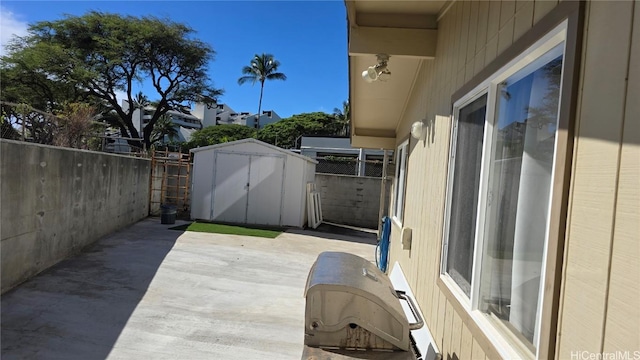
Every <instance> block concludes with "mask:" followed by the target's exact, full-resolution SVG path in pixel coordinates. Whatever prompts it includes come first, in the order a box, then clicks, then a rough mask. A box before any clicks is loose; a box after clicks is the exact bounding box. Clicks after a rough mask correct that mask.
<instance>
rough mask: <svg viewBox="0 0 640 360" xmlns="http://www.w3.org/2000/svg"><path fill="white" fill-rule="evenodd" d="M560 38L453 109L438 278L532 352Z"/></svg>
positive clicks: (535, 50)
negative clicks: (440, 272)
mask: <svg viewBox="0 0 640 360" xmlns="http://www.w3.org/2000/svg"><path fill="white" fill-rule="evenodd" d="M564 44H565V43H564V31H563V28H562V27H560V28H559V29H556V30H555V31H554V32H552V33H551V34H550V35H548V36H547V37H546V39H544V41H543V40H541V41H540V42H539V43H538V44H537V45H536V46H534V47H533V48H532V49H529V51H527V53H526V55H522V56H520V57H519V58H517V59H516V60H514V61H512V62H511V63H510V64H509V65H507V66H505V67H504V68H503V69H501V70H500V71H499V72H497V73H496V74H494V75H493V76H492V77H490V78H489V79H487V80H486V81H485V82H484V83H483V84H481V85H480V86H478V87H477V88H476V89H474V90H473V91H472V92H471V93H469V94H467V95H466V96H465V97H463V98H462V99H461V100H460V101H458V102H457V103H456V104H455V105H454V118H455V125H454V128H453V141H452V147H451V151H452V157H451V162H450V166H449V169H450V170H449V185H448V188H449V190H448V201H447V221H446V222H445V223H446V228H445V236H444V246H443V264H442V273H443V279H444V280H445V283H446V284H450V285H449V286H450V287H451V288H452V290H453V291H454V293H455V294H458V295H457V296H458V297H459V298H461V300H462V301H461V302H462V303H463V304H464V305H466V306H467V307H468V310H469V311H471V312H478V313H480V314H482V315H484V318H485V319H487V320H488V321H489V323H492V324H494V325H495V328H496V329H498V330H499V331H502V332H503V333H504V334H505V335H506V336H507V337H509V338H517V339H519V340H520V341H519V343H521V344H522V345H524V347H525V348H528V349H529V350H530V351H531V352H533V353H535V349H536V346H537V344H538V337H539V330H540V324H539V319H540V308H541V302H542V294H543V281H542V279H543V278H544V268H545V266H544V265H545V264H544V261H545V252H546V247H547V243H548V236H549V235H548V234H549V221H550V209H551V201H552V198H551V189H552V186H553V172H554V160H553V159H554V158H555V152H556V146H557V145H556V133H557V130H558V120H559V117H558V113H559V105H560V94H561V87H562V84H561V78H562V71H563V58H564Z"/></svg>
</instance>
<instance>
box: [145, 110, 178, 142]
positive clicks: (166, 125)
mask: <svg viewBox="0 0 640 360" xmlns="http://www.w3.org/2000/svg"><path fill="white" fill-rule="evenodd" d="M165 135H167V136H169V141H171V140H173V138H175V137H177V136H178V130H176V128H175V126H174V125H173V121H172V120H171V116H169V115H168V114H164V115H162V116H160V118H158V121H156V124H155V126H154V127H153V131H152V132H151V143H155V142H158V141H162V139H164V136H165Z"/></svg>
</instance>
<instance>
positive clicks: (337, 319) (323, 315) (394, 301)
mask: <svg viewBox="0 0 640 360" xmlns="http://www.w3.org/2000/svg"><path fill="white" fill-rule="evenodd" d="M305 297H306V308H305V330H304V331H305V337H304V343H305V349H304V353H303V356H302V358H303V359H314V360H315V359H350V358H352V357H353V356H354V355H356V354H357V358H359V359H363V358H364V359H416V358H417V357H418V356H419V355H418V354H416V352H415V351H414V350H415V348H414V346H412V342H411V335H410V330H412V329H417V328H420V327H422V325H423V321H422V319H421V318H420V316H419V314H418V311H416V310H415V309H416V307H415V305H414V304H413V302H412V300H411V298H410V297H408V296H406V295H405V294H404V293H403V292H400V291H396V290H394V288H393V286H392V285H391V281H390V280H389V278H388V277H387V275H385V274H384V273H383V272H381V271H380V270H379V269H378V268H376V267H375V266H374V265H373V264H372V263H371V262H369V261H367V260H365V259H363V258H361V257H359V256H356V255H352V254H348V253H343V252H324V253H321V254H320V255H319V256H318V258H317V260H316V262H315V263H314V264H313V266H312V268H311V270H310V272H309V276H308V278H307V285H306V289H305ZM401 300H403V301H407V303H408V305H409V308H410V309H411V312H412V313H413V316H414V318H415V319H417V321H416V322H415V323H409V321H408V319H407V316H406V315H405V313H404V311H403V308H402V306H401V303H400V301H401ZM363 356H364V357H363Z"/></svg>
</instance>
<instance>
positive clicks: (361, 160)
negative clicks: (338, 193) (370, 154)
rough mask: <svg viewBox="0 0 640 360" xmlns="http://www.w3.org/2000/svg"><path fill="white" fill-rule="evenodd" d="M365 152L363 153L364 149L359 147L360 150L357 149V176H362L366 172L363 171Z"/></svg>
mask: <svg viewBox="0 0 640 360" xmlns="http://www.w3.org/2000/svg"><path fill="white" fill-rule="evenodd" d="M364 160H365V154H364V149H363V148H360V151H358V176H364V175H365V174H366V173H365V172H364V171H365V168H364V167H365V161H364Z"/></svg>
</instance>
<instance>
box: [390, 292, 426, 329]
mask: <svg viewBox="0 0 640 360" xmlns="http://www.w3.org/2000/svg"><path fill="white" fill-rule="evenodd" d="M396 294H397V295H398V298H399V299H400V300H404V301H406V302H407V304H408V305H409V309H410V310H411V313H412V314H413V317H414V318H415V319H416V322H414V323H409V330H417V329H420V328H421V327H423V326H424V320H423V319H422V316H420V313H419V312H418V307H417V306H416V304H415V303H414V302H413V299H412V298H411V296H408V295H407V293H406V292H404V291H402V290H396Z"/></svg>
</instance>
